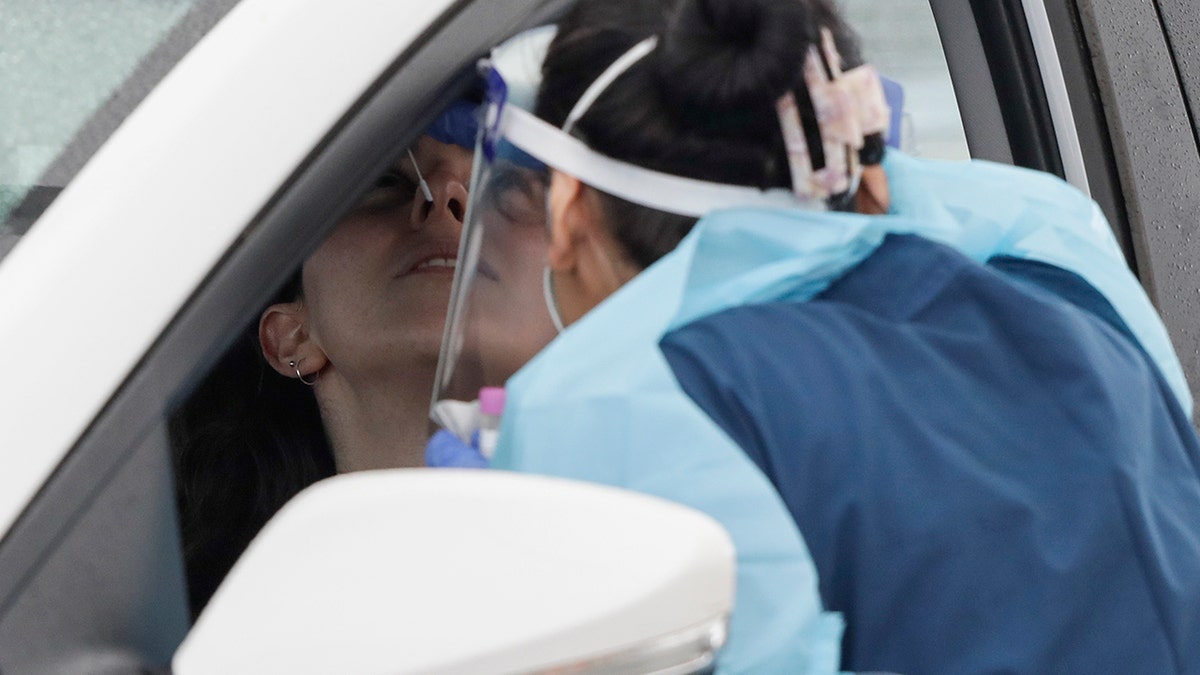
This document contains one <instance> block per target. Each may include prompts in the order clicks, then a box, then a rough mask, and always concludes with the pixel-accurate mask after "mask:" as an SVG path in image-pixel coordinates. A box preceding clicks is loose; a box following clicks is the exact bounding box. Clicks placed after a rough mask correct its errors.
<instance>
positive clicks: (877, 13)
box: [838, 0, 970, 159]
mask: <svg viewBox="0 0 1200 675" xmlns="http://www.w3.org/2000/svg"><path fill="white" fill-rule="evenodd" d="M838 5H839V6H840V7H841V8H842V10H843V11H844V12H845V14H846V16H847V17H848V18H849V19H850V22H851V23H852V24H853V25H854V27H855V28H856V29H857V30H858V32H859V34H860V35H861V36H862V42H863V52H864V53H863V56H864V57H865V58H866V60H867V61H868V62H869V63H871V64H874V65H875V67H876V68H878V69H879V72H880V74H882V75H884V76H885V77H888V78H890V79H892V80H895V81H897V82H899V83H900V85H901V86H903V87H904V118H903V121H902V125H901V129H902V132H901V139H900V147H901V148H902V149H904V150H905V151H906V152H910V153H912V154H916V155H920V156H923V157H936V158H939V159H966V158H968V157H970V152H969V151H968V149H967V137H966V133H965V132H964V131H963V125H962V118H961V116H960V114H959V110H958V103H957V101H956V99H955V97H954V87H953V85H952V84H951V82H950V71H949V69H948V68H947V66H946V56H945V54H944V53H943V52H942V43H941V41H940V40H939V38H938V32H937V25H936V24H935V23H934V20H933V12H932V10H931V9H930V6H929V0H888V1H887V2H879V1H878V0H838Z"/></svg>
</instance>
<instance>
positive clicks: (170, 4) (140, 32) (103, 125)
mask: <svg viewBox="0 0 1200 675" xmlns="http://www.w3.org/2000/svg"><path fill="white" fill-rule="evenodd" d="M234 4H236V0H72V1H71V2H62V1H56V2H48V1H47V0H0V91H2V92H4V94H3V95H2V96H0V259H2V258H3V257H4V256H5V255H6V254H7V253H8V252H9V251H10V250H11V249H12V247H13V246H14V245H15V244H16V241H17V239H18V238H19V237H20V236H21V235H23V234H24V233H25V232H26V231H28V230H29V228H30V227H32V226H33V223H34V222H35V221H36V220H37V218H38V217H39V216H40V215H41V214H42V212H43V211H45V210H46V208H47V207H48V206H49V205H50V203H51V202H52V201H53V200H54V198H55V197H56V196H57V195H58V193H59V192H60V191H61V190H62V188H63V187H65V186H66V184H67V183H68V182H69V181H70V180H71V178H72V177H73V176H74V175H75V173H77V172H78V170H79V169H80V168H81V167H82V166H83V164H84V163H85V162H86V161H87V159H88V158H90V157H91V155H92V154H94V153H95V151H96V150H97V149H99V147H100V145H102V144H103V142H104V141H105V140H106V139H107V138H108V137H109V136H110V135H111V134H112V132H113V131H115V130H116V128H117V126H119V124H120V122H121V121H122V120H123V119H124V118H125V117H126V116H127V115H128V114H129V112H130V111H132V109H133V108H134V107H135V106H136V105H137V104H138V103H139V102H140V101H141V100H142V99H143V98H144V96H145V94H146V93H148V92H149V90H150V89H151V88H152V87H153V85H154V84H155V83H157V81H158V79H160V78H161V77H162V75H164V74H165V73H166V72H167V71H168V70H170V68H171V67H173V66H174V65H175V63H177V62H178V61H179V59H180V58H182V56H183V55H184V54H185V53H186V52H187V51H188V50H189V49H190V48H191V46H193V45H194V44H195V43H196V42H197V41H198V40H199V38H200V37H201V36H202V35H203V34H204V33H205V32H207V29H209V28H211V27H212V25H213V24H215V23H216V20H217V19H218V18H219V17H220V16H223V15H224V13H225V12H227V11H228V9H229V7H231V6H232V5H234ZM181 29H186V30H181Z"/></svg>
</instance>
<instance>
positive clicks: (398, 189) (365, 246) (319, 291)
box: [303, 136, 472, 375]
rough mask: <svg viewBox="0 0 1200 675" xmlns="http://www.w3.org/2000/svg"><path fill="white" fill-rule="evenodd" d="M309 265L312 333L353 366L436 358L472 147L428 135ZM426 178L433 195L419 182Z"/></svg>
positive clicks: (336, 362)
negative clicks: (453, 143) (419, 179)
mask: <svg viewBox="0 0 1200 675" xmlns="http://www.w3.org/2000/svg"><path fill="white" fill-rule="evenodd" d="M412 158H413V159H415V166H414V163H413V161H411V160H410V159H409V157H408V155H405V156H404V158H403V161H401V162H400V163H399V164H397V165H396V166H395V167H393V168H392V169H391V170H390V171H388V172H387V173H386V174H385V175H384V176H383V177H382V178H380V180H379V181H378V182H377V183H376V185H375V186H374V188H373V189H372V190H371V191H370V192H369V193H368V194H367V195H366V196H365V197H364V198H363V200H362V201H361V202H360V203H359V205H358V206H356V207H355V209H354V210H353V211H351V212H350V213H349V214H347V215H346V216H345V217H344V218H342V220H341V221H340V222H339V223H338V224H337V226H336V227H335V228H334V231H333V232H332V233H331V234H330V235H329V237H328V238H327V239H326V240H325V242H324V243H323V244H322V245H321V247H320V248H318V249H317V251H316V253H314V254H313V255H312V256H311V257H310V258H309V259H308V261H306V262H305V264H304V271H303V283H304V304H305V306H306V316H307V326H306V327H307V330H308V333H309V337H310V338H311V339H312V340H314V341H315V342H316V344H317V345H318V346H320V347H321V349H322V350H323V351H324V352H325V354H326V356H328V358H329V361H330V365H331V366H333V367H334V368H337V369H339V370H341V371H343V372H344V373H346V374H347V375H349V374H350V372H349V371H353V370H359V369H371V368H375V369H377V368H380V367H385V368H386V367H388V366H396V365H400V366H404V365H406V364H414V360H416V361H417V362H418V363H417V365H420V364H421V363H425V362H427V363H428V364H429V365H434V364H436V361H437V355H438V349H439V346H440V342H441V335H442V328H443V325H444V323H445V318H446V307H447V304H448V303H449V297H450V285H451V281H452V280H453V278H454V268H455V262H456V259H457V256H458V241H459V236H460V234H461V231H462V220H463V214H464V211H465V209H466V205H467V187H468V182H469V180H470V175H471V162H472V154H471V152H470V151H469V150H466V149H464V148H462V147H459V146H457V145H446V144H444V143H439V142H438V141H435V140H433V139H432V138H430V137H428V136H422V137H421V138H420V140H419V141H418V142H417V143H416V145H415V146H414V147H413V148H412ZM418 168H419V170H420V174H421V175H422V176H423V177H424V178H425V180H426V182H427V183H428V185H429V189H430V192H431V193H432V197H433V201H432V202H430V201H427V200H426V199H425V197H424V195H423V194H422V191H421V189H420V187H419V185H418V177H417V170H418Z"/></svg>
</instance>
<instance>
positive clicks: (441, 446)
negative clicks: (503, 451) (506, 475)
mask: <svg viewBox="0 0 1200 675" xmlns="http://www.w3.org/2000/svg"><path fill="white" fill-rule="evenodd" d="M489 465H490V464H489V462H488V460H487V458H486V457H484V456H483V453H481V452H480V451H479V432H476V433H475V435H474V436H472V437H471V445H467V444H466V443H463V442H462V440H461V439H459V437H458V436H455V435H454V434H452V433H450V432H449V431H446V430H445V429H442V430H440V431H438V432H437V433H436V434H434V435H433V438H430V439H429V442H428V443H426V444H425V466H429V467H437V468H456V469H486V468H488V466H489Z"/></svg>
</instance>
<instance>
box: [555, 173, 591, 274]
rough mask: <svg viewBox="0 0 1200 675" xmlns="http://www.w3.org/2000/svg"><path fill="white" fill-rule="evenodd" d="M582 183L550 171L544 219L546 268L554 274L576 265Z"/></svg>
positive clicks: (579, 232)
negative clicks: (547, 232) (547, 233)
mask: <svg viewBox="0 0 1200 675" xmlns="http://www.w3.org/2000/svg"><path fill="white" fill-rule="evenodd" d="M583 197H584V190H583V183H581V182H580V181H579V179H578V178H576V177H574V176H571V175H568V174H565V173H563V172H561V171H554V172H552V173H551V174H550V188H549V197H548V204H549V208H548V209H547V210H548V213H547V214H546V215H547V217H548V218H549V219H550V222H548V223H546V226H547V227H548V228H549V229H550V250H549V252H548V257H549V263H550V268H551V269H553V270H556V271H566V270H571V269H574V268H575V266H576V265H578V264H579V246H578V245H579V240H580V238H581V237H580V235H581V233H582V232H581V220H580V218H581V217H582V216H584V215H585V214H583V212H582V210H583V209H584V208H585V204H584V199H583Z"/></svg>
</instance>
